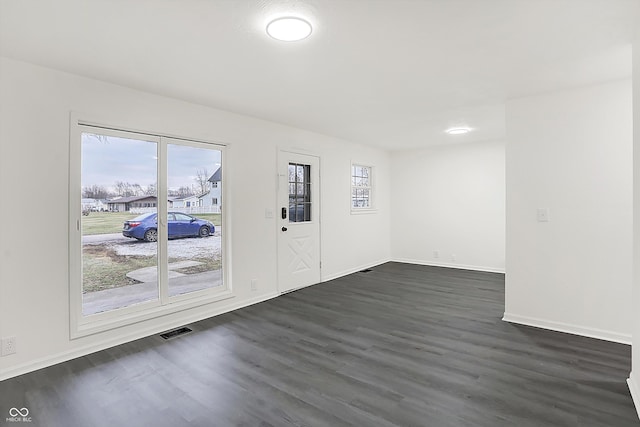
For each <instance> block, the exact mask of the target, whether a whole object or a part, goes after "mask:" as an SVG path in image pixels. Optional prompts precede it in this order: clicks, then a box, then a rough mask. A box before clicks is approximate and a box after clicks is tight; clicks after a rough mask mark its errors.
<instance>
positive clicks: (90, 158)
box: [72, 125, 224, 320]
mask: <svg viewBox="0 0 640 427" xmlns="http://www.w3.org/2000/svg"><path fill="white" fill-rule="evenodd" d="M79 128H80V132H79V139H80V144H79V146H80V149H79V153H78V157H79V160H80V165H79V169H80V173H79V175H80V179H79V184H80V185H79V188H77V187H76V190H75V191H77V192H78V193H79V194H76V195H75V197H74V198H73V199H74V200H79V201H80V203H79V204H78V203H76V204H75V209H77V210H78V211H77V214H76V215H77V218H78V221H77V230H74V231H76V232H78V233H79V238H80V242H79V244H80V249H79V250H78V251H77V254H79V256H80V258H81V260H80V262H78V263H77V265H79V266H80V272H79V274H80V277H81V279H80V289H75V290H73V291H74V292H76V291H77V292H81V298H80V299H78V301H80V305H81V307H79V312H80V317H81V318H82V319H85V320H86V319H90V318H91V317H94V318H95V317H104V316H108V317H112V318H114V317H117V316H119V315H130V314H131V313H135V312H137V311H142V310H148V309H156V310H157V309H158V308H162V307H163V306H168V305H170V304H172V303H174V302H177V301H184V300H185V299H189V298H198V297H207V296H210V295H211V294H212V293H215V292H216V291H218V290H221V289H223V288H224V286H223V285H224V280H223V277H224V275H223V246H224V245H223V239H222V219H223V214H222V201H223V192H222V188H223V185H222V183H223V182H222V162H223V147H221V146H218V145H214V144H208V143H202V142H194V141H187V140H180V139H173V138H167V137H162V136H154V135H146V134H137V133H132V132H125V131H119V130H113V129H105V128H99V127H91V126H84V125H80V126H79ZM72 234H73V231H72ZM73 240H74V238H72V241H73Z"/></svg>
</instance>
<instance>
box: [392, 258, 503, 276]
mask: <svg viewBox="0 0 640 427" xmlns="http://www.w3.org/2000/svg"><path fill="white" fill-rule="evenodd" d="M390 261H391V262H401V263H404V264H417V265H428V266H431V267H446V268H457V269H459V270H473V271H485V272H487V273H502V274H505V269H504V268H496V267H485V266H481V265H465V264H449V263H446V262H432V261H424V260H419V259H411V258H392V259H391V260H390Z"/></svg>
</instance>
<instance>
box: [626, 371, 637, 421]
mask: <svg viewBox="0 0 640 427" xmlns="http://www.w3.org/2000/svg"><path fill="white" fill-rule="evenodd" d="M627 384H628V385H629V392H630V393H631V399H633V404H634V405H635V407H636V412H637V413H638V418H640V385H638V381H636V376H635V375H633V372H631V373H630V374H629V378H627Z"/></svg>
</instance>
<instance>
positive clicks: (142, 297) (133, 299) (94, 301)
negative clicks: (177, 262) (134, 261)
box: [82, 270, 222, 316]
mask: <svg viewBox="0 0 640 427" xmlns="http://www.w3.org/2000/svg"><path fill="white" fill-rule="evenodd" d="M217 286H222V270H214V271H206V272H204V273H196V274H188V275H183V276H180V277H174V278H172V279H169V296H174V295H180V294H184V293H188V292H193V291H199V290H202V289H208V288H214V287H217ZM157 298H158V281H157V280H155V281H153V282H146V283H137V284H135V285H128V286H122V287H120V288H114V289H105V290H104V291H98V292H90V293H87V294H84V295H82V313H83V314H84V315H85V316H88V315H91V314H96V313H101V312H103V311H109V310H114V309H116V308H122V307H128V306H130V305H134V304H139V303H141V302H146V301H151V300H155V299H157Z"/></svg>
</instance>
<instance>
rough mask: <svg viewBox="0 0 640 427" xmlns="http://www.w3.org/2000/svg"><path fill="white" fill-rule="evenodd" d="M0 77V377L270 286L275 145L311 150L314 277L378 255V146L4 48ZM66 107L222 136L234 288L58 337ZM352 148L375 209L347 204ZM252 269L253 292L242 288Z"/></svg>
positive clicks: (124, 122) (381, 226) (385, 180)
mask: <svg viewBox="0 0 640 427" xmlns="http://www.w3.org/2000/svg"><path fill="white" fill-rule="evenodd" d="M0 75H1V78H0V123H1V126H0V149H1V155H0V182H1V187H0V188H2V189H3V192H4V197H3V198H2V208H1V209H0V224H3V230H2V236H1V238H0V335H1V336H3V337H6V336H16V337H17V347H18V352H17V354H15V355H10V356H7V357H2V358H1V359H0V379H2V378H6V377H9V376H12V375H16V374H19V373H21V372H25V371H28V370H31V369H34V368H38V367H41V366H46V365H48V364H51V363H55V362H58V361H62V360H66V359H69V358H72V357H75V356H78V355H81V354H85V353H88V352H91V351H95V350H98V349H100V348H105V347H108V346H112V345H116V344H119V343H122V342H125V341H127V340H131V339H134V338H138V337H141V336H144V335H148V334H151V333H156V332H158V331H161V330H166V329H168V328H171V327H174V326H176V325H180V324H184V323H188V322H190V321H193V320H196V319H201V318H206V317H210V316H212V315H215V314H218V313H221V312H224V311H226V310H230V309H233V308H236V307H240V306H243V305H246V304H249V303H252V302H255V301H259V300H264V299H267V298H271V297H273V296H275V295H276V293H277V288H276V265H277V263H276V235H277V234H276V222H275V221H276V220H275V219H273V218H271V219H266V218H265V209H266V208H271V209H274V211H275V210H276V182H277V181H276V173H277V172H276V156H277V150H278V148H279V147H282V148H296V149H302V150H306V151H308V152H311V153H315V154H317V155H319V156H320V157H321V175H322V178H321V181H322V194H321V197H322V214H321V221H322V267H323V269H322V277H323V280H326V279H328V278H332V277H336V276H339V275H342V274H346V273H350V272H353V271H357V270H359V269H361V268H364V267H368V266H371V265H374V264H377V263H380V262H384V261H387V260H389V258H390V250H389V248H390V238H389V220H390V219H389V179H390V176H389V156H388V154H387V153H386V152H384V151H381V150H377V149H373V148H368V147H365V146H362V145H356V144H352V143H349V142H346V141H343V140H338V139H335V138H330V137H326V136H322V135H318V134H314V133H311V132H307V131H303V130H299V129H293V128H290V127H286V126H282V125H278V124H274V123H270V122H266V121H261V120H257V119H253V118H248V117H243V116H239V115H235V114H231V113H226V112H222V111H219V110H214V109H211V108H206V107H203V106H198V105H194V104H189V103H185V102H181V101H178V100H173V99H168V98H164V97H160V96H155V95H152V94H148V93H142V92H138V91H135V90H131V89H127V88H123V87H119V86H115V85H111V84H106V83H102V82H98V81H95V80H90V79H86V78H82V77H78V76H74V75H70V74H66V73H61V72H57V71H53V70H50V69H46V68H41V67H37V66H33V65H29V64H25V63H21V62H17V61H14V60H9V59H5V58H0ZM212 84H215V82H212ZM70 111H77V112H80V113H86V114H89V115H91V116H92V117H102V118H103V120H104V122H105V123H108V124H110V125H113V126H118V127H123V128H130V129H137V130H147V131H154V132H159V133H163V134H169V135H178V136H183V137H190V138H195V139H203V140H213V141H220V142H224V143H230V144H231V148H230V150H229V163H227V164H225V176H226V177H228V178H229V182H230V183H231V188H230V193H231V197H232V200H233V206H231V208H232V209H233V210H232V213H231V216H232V218H231V219H232V257H233V267H232V275H233V289H234V293H235V298H232V299H231V300H226V301H225V302H219V303H214V304H210V305H206V306H201V307H199V308H196V309H192V310H188V311H183V312H180V313H176V314H172V315H169V316H166V317H164V318H161V319H156V320H151V321H146V322H141V323H139V324H136V325H132V326H128V327H123V328H120V329H118V330H112V331H109V332H106V333H100V334H96V335H92V336H88V337H84V338H80V339H77V340H74V341H70V340H69V303H68V301H69V271H68V264H69V259H68V240H69V239H68V235H67V223H68V219H67V216H68V175H69V174H68V170H69V115H70ZM352 158H357V159H359V161H362V162H366V163H367V164H372V165H375V167H376V171H377V175H378V178H379V180H378V182H379V188H378V192H377V194H378V198H379V202H380V204H379V210H378V212H377V213H376V214H375V215H363V216H351V215H350V214H349V194H350V192H349V183H350V161H351V159H352ZM43 190H44V191H43ZM29 194H38V195H39V197H41V198H42V200H41V202H42V205H43V206H46V207H47V208H46V209H45V210H35V209H26V210H19V209H16V206H15V205H13V203H11V201H13V200H19V198H20V196H21V195H29ZM233 195H242V197H233ZM246 195H250V196H251V197H245V196H246ZM226 206H227V208H229V205H226ZM17 213H19V217H17V216H16V214H17ZM17 218H19V222H17V221H16V219H17ZM27 226H30V230H29V231H28V234H27V230H26V227H27ZM34 227H35V231H36V234H35V235H34ZM253 278H257V279H258V290H257V291H251V290H250V281H251V279H253Z"/></svg>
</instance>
